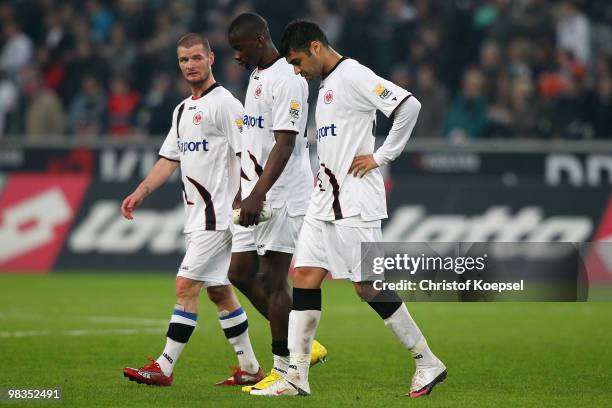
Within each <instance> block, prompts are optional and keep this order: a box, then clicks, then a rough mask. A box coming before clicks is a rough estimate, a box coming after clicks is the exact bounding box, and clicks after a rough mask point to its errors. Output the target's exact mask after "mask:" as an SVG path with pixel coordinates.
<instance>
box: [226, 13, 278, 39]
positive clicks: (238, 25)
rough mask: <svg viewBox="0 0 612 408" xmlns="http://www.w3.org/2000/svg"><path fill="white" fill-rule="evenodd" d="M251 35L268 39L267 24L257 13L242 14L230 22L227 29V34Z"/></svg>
mask: <svg viewBox="0 0 612 408" xmlns="http://www.w3.org/2000/svg"><path fill="white" fill-rule="evenodd" d="M238 32H239V33H243V32H247V33H252V34H255V35H262V36H263V37H264V38H270V30H269V28H268V22H267V21H266V19H265V18H263V17H262V16H260V15H259V14H257V13H242V14H240V15H239V16H238V17H236V18H235V19H234V21H232V22H231V23H230V25H229V27H228V29H227V34H228V35H231V34H232V33H238Z"/></svg>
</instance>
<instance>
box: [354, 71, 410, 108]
mask: <svg viewBox="0 0 612 408" xmlns="http://www.w3.org/2000/svg"><path fill="white" fill-rule="evenodd" d="M347 83H348V84H349V91H348V92H349V93H350V94H351V96H352V100H353V103H354V106H355V108H356V109H357V110H360V111H366V112H367V111H371V110H372V109H377V110H379V111H381V112H382V113H383V114H384V115H385V116H386V117H389V116H391V114H392V113H393V112H394V111H395V109H397V107H398V106H399V105H400V104H401V103H402V102H403V101H404V100H405V99H406V98H408V97H409V96H410V95H411V94H410V92H408V91H407V90H405V89H403V88H401V87H399V86H397V85H395V84H394V83H393V82H391V81H388V80H386V79H384V78H381V77H379V76H378V75H376V74H375V73H374V72H373V71H372V70H371V69H369V68H367V67H364V66H363V65H359V66H357V67H355V69H353V70H350V71H349V72H348V76H347Z"/></svg>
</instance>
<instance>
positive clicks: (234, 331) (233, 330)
mask: <svg viewBox="0 0 612 408" xmlns="http://www.w3.org/2000/svg"><path fill="white" fill-rule="evenodd" d="M219 323H220V324H221V328H222V329H223V332H224V333H225V337H227V340H228V341H229V343H230V344H231V345H232V346H233V347H234V351H235V352H236V357H237V358H238V364H239V365H240V369H241V370H242V371H246V372H247V373H250V374H255V373H257V371H259V362H258V361H257V358H256V357H255V352H254V351H253V347H252V346H251V339H250V338H249V330H248V327H249V323H248V320H247V315H246V313H245V312H244V310H242V308H241V307H239V308H238V309H236V310H234V311H233V312H227V311H223V312H219Z"/></svg>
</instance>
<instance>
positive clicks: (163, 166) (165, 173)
mask: <svg viewBox="0 0 612 408" xmlns="http://www.w3.org/2000/svg"><path fill="white" fill-rule="evenodd" d="M178 166H179V162H176V161H172V160H168V159H166V158H163V157H162V158H160V159H159V160H158V161H157V163H155V165H154V166H153V168H151V170H150V171H149V174H147V177H145V179H144V180H143V181H142V182H141V183H140V184H139V185H138V187H136V189H135V190H134V192H133V193H132V194H130V195H129V196H127V197H126V198H125V200H123V203H121V214H123V216H124V217H125V218H127V219H128V220H132V219H134V216H133V215H132V214H133V212H134V210H136V208H138V207H139V206H140V204H141V203H142V201H143V200H144V199H145V197H146V196H148V195H149V194H151V193H152V192H153V191H154V190H155V189H157V188H158V187H159V186H161V185H162V184H164V183H165V182H166V181H167V180H168V179H169V178H170V176H171V175H172V173H174V171H175V170H176V169H177V167H178Z"/></svg>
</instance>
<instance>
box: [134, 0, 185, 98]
mask: <svg viewBox="0 0 612 408" xmlns="http://www.w3.org/2000/svg"><path fill="white" fill-rule="evenodd" d="M155 20H156V26H155V27H156V28H155V33H154V34H153V36H152V37H150V38H149V39H148V40H147V41H146V42H145V43H144V44H142V46H141V51H142V54H141V55H140V58H141V60H140V61H139V64H138V75H137V77H138V82H137V83H136V87H137V88H138V89H140V90H142V91H143V92H145V89H144V88H143V85H145V84H148V83H150V81H151V75H152V74H153V72H152V68H153V67H155V70H157V71H168V72H176V61H177V59H176V58H177V57H176V41H177V40H178V39H179V38H180V36H181V35H182V34H184V33H186V32H187V28H186V27H181V26H176V25H174V23H173V21H172V18H171V15H170V14H168V13H167V12H164V11H163V10H162V11H159V12H158V13H157V15H156V18H155ZM144 80H146V81H145V82H143V81H144Z"/></svg>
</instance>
